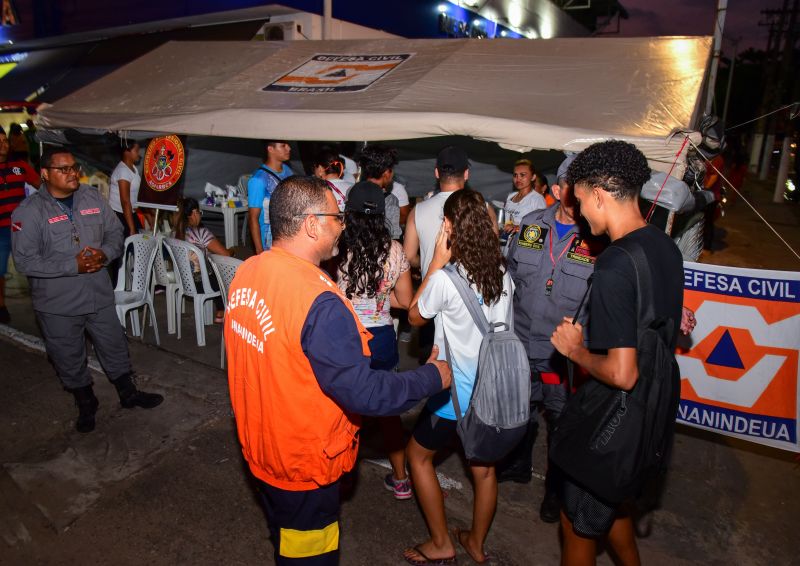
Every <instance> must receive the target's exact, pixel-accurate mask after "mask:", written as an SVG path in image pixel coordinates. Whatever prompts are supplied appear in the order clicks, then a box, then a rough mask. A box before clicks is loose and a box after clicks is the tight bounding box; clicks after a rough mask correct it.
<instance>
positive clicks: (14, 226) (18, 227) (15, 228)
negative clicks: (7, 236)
mask: <svg viewBox="0 0 800 566" xmlns="http://www.w3.org/2000/svg"><path fill="white" fill-rule="evenodd" d="M11 231H12V232H22V222H19V221H17V222H12V223H11Z"/></svg>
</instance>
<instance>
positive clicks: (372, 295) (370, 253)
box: [337, 181, 413, 499]
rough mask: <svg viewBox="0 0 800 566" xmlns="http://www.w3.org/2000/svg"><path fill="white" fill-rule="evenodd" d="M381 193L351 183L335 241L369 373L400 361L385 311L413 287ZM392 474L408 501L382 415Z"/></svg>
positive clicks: (397, 444)
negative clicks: (363, 336)
mask: <svg viewBox="0 0 800 566" xmlns="http://www.w3.org/2000/svg"><path fill="white" fill-rule="evenodd" d="M384 202H385V201H384V198H383V190H382V189H381V188H380V187H379V186H378V185H376V184H374V183H370V182H369V181H362V182H360V183H356V184H355V185H354V186H353V188H352V189H350V192H349V193H348V196H347V204H346V205H345V229H344V232H342V236H341V238H340V239H339V256H338V257H339V258H341V259H340V262H341V263H340V264H339V267H338V277H337V279H338V284H339V288H340V289H341V290H342V292H343V293H344V294H345V295H346V296H347V298H348V299H349V300H350V302H352V303H353V309H354V310H355V311H356V314H357V315H358V318H359V319H360V320H361V323H362V324H363V325H364V326H365V327H366V328H367V330H369V331H370V333H371V334H372V339H371V340H370V341H369V348H370V352H371V353H372V361H371V363H370V367H372V368H373V369H383V370H394V369H396V368H397V364H398V363H399V361H400V356H399V353H398V351H397V336H396V335H395V330H394V324H393V322H392V316H391V314H390V313H389V309H390V307H395V308H401V309H407V308H408V304H409V302H411V297H412V295H413V288H412V286H411V271H410V270H409V264H408V260H407V259H406V255H405V253H404V252H403V246H402V245H401V244H400V243H399V242H397V241H395V240H392V237H391V235H390V234H389V230H388V228H387V227H386V218H385V216H384V210H385V204H384ZM379 422H380V424H381V429H382V430H383V435H384V441H385V443H386V448H387V450H388V452H389V462H390V463H391V464H392V473H390V474H388V475H387V476H386V478H385V480H384V484H385V486H386V488H387V489H389V490H391V491H392V492H393V493H394V496H395V498H396V499H410V498H411V485H410V483H409V480H408V475H407V473H406V463H405V453H404V449H405V442H404V439H403V427H402V423H401V421H400V417H398V416H396V417H381V418H380V419H379Z"/></svg>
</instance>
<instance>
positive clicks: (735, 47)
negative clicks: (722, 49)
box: [722, 37, 742, 126]
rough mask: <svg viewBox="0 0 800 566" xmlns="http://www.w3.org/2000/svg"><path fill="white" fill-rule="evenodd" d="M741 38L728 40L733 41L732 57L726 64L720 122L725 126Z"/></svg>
mask: <svg viewBox="0 0 800 566" xmlns="http://www.w3.org/2000/svg"><path fill="white" fill-rule="evenodd" d="M741 40H742V38H741V37H740V38H739V39H731V40H730V42H731V43H733V57H731V63H730V65H729V66H728V87H727V88H726V89H725V104H724V105H723V106H722V124H723V126H725V125H726V124H727V123H728V104H729V103H730V101H731V87H732V86H733V70H734V69H735V68H736V56H737V55H738V53H739V42H740V41H741Z"/></svg>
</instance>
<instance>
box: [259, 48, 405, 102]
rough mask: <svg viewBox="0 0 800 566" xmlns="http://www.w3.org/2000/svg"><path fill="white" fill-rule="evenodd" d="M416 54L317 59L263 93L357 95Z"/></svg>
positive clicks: (286, 76)
mask: <svg viewBox="0 0 800 566" xmlns="http://www.w3.org/2000/svg"><path fill="white" fill-rule="evenodd" d="M412 55H413V53H403V54H392V55H314V56H313V57H311V59H309V60H308V61H306V62H305V63H303V64H302V65H300V66H299V67H297V68H296V69H295V70H293V71H290V72H289V73H287V74H285V75H283V76H282V77H281V78H279V79H277V80H276V81H274V82H272V83H270V84H268V85H267V86H265V87H264V88H263V89H262V90H265V91H280V92H297V93H324V92H357V91H360V90H365V89H367V88H369V87H370V86H371V85H372V84H374V83H375V82H376V81H378V80H380V79H381V78H383V77H385V76H386V75H387V74H389V73H390V72H392V71H393V70H394V69H396V68H397V67H399V66H400V65H401V64H402V63H403V62H404V61H405V60H406V59H408V58H409V57H411V56H412Z"/></svg>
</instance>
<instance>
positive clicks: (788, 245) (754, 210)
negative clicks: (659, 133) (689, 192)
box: [686, 136, 800, 259]
mask: <svg viewBox="0 0 800 566" xmlns="http://www.w3.org/2000/svg"><path fill="white" fill-rule="evenodd" d="M686 139H687V140H689V137H688V136H687V137H686ZM689 143H690V144H692V146H693V147H694V148H695V149H696V150H697V153H698V154H700V155H701V156H702V157H703V160H704V161H705V162H706V163H707V164H708V165H710V166H711V168H712V169H714V171H716V172H717V173H718V174H719V176H720V178H721V179H722V180H723V181H725V184H726V185H727V186H728V187H730V188H731V189H733V191H734V192H735V193H736V194H737V195H739V198H740V199H742V201H744V203H745V204H746V205H747V206H749V207H750V208H751V209H752V211H753V212H755V213H756V216H758V217H759V218H760V219H761V221H762V222H764V224H766V225H767V228H769V229H770V230H772V231H773V232H774V233H775V235H776V236H777V237H778V239H779V240H780V241H781V242H783V245H785V246H786V247H787V248H788V250H789V251H790V252H792V254H794V256H795V257H796V258H797V259H800V254H798V253H797V251H796V250H795V249H794V248H793V247H792V246H791V245H790V244H789V242H787V241H786V240H785V239H784V238H783V236H781V235H780V234H779V233H778V231H777V230H776V229H775V228H773V227H772V224H770V223H769V221H768V220H767V219H766V218H764V217H763V216H762V215H761V213H760V212H759V211H758V210H756V207H755V206H753V205H752V204H751V203H750V201H749V200H747V199H746V198H745V196H744V195H743V194H742V193H741V192H739V189H737V188H736V187H734V186H733V183H731V182H730V181H729V180H728V178H727V177H725V175H723V173H722V171H720V170H719V169H717V168H716V166H715V165H714V164H713V163H711V160H709V159H708V158H707V157H706V156H705V154H703V152H702V151H701V150H700V148H699V147H697V146H696V145H695V143H694V142H693V141H692V140H689Z"/></svg>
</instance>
